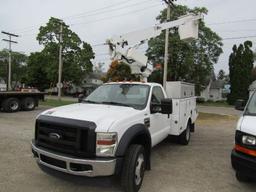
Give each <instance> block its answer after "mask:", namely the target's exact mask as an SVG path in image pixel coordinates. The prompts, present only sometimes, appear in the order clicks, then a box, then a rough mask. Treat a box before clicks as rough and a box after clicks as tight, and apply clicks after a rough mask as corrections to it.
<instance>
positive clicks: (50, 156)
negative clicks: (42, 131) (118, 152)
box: [32, 142, 116, 177]
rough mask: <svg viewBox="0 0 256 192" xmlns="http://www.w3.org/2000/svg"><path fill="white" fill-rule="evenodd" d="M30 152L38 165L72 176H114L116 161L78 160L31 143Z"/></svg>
mask: <svg viewBox="0 0 256 192" xmlns="http://www.w3.org/2000/svg"><path fill="white" fill-rule="evenodd" d="M32 152H33V154H34V157H35V158H36V159H37V162H38V163H39V164H42V165H44V166H46V167H49V168H52V169H55V170H58V171H62V172H65V173H69V174H72V175H79V176H87V177H97V176H110V175H113V174H115V168H116V159H78V158H73V157H67V156H63V155H60V154H57V153H52V152H50V151H47V150H44V149H41V148H38V147H36V146H35V144H34V143H33V142H32Z"/></svg>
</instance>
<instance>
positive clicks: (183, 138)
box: [178, 123, 191, 145]
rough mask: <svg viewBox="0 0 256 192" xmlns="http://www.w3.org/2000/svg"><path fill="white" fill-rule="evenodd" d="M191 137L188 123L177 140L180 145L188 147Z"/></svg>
mask: <svg viewBox="0 0 256 192" xmlns="http://www.w3.org/2000/svg"><path fill="white" fill-rule="evenodd" d="M190 137H191V132H190V123H188V124H187V128H186V129H185V130H184V131H183V133H181V135H180V136H179V138H178V140H179V143H180V144H182V145H188V144H189V141H190Z"/></svg>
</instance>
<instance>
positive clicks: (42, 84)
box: [27, 52, 55, 91]
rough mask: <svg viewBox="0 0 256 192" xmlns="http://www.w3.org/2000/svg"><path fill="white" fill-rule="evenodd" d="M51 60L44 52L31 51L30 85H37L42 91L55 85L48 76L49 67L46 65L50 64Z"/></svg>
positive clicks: (29, 62) (29, 59)
mask: <svg viewBox="0 0 256 192" xmlns="http://www.w3.org/2000/svg"><path fill="white" fill-rule="evenodd" d="M50 62H51V61H50V60H49V59H47V57H46V56H45V55H44V54H43V53H42V52H35V53H31V55H30V56H29V58H28V69H27V82H29V85H30V86H33V87H36V88H37V89H39V90H40V91H44V90H45V89H47V88H49V87H52V86H53V85H51V80H50V79H49V78H48V73H47V72H48V69H47V68H46V67H45V66H50ZM54 86H55V85H54Z"/></svg>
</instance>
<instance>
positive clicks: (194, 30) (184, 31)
mask: <svg viewBox="0 0 256 192" xmlns="http://www.w3.org/2000/svg"><path fill="white" fill-rule="evenodd" d="M179 35H180V39H181V40H183V41H188V42H190V41H192V40H194V39H198V20H192V21H187V22H186V23H185V24H183V25H180V26H179Z"/></svg>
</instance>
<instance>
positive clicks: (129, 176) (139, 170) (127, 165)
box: [121, 145, 145, 192]
mask: <svg viewBox="0 0 256 192" xmlns="http://www.w3.org/2000/svg"><path fill="white" fill-rule="evenodd" d="M144 172H145V150H144V147H143V146H141V145H131V146H130V147H129V148H128V151H127V152H126V155H125V159H124V166H123V170H122V178H121V179H122V181H121V182H122V186H123V188H124V190H125V191H126V192H137V191H139V189H140V187H141V184H142V181H143V178H144Z"/></svg>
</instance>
